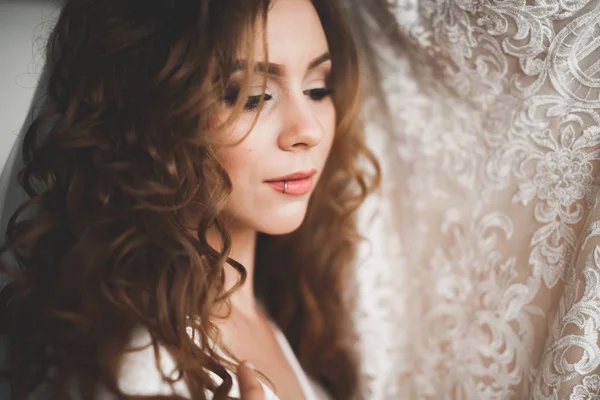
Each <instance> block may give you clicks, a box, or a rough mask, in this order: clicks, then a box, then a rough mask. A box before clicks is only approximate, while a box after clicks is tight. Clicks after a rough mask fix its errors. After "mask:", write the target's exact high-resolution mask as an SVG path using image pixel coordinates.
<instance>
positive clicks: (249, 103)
mask: <svg viewBox="0 0 600 400" xmlns="http://www.w3.org/2000/svg"><path fill="white" fill-rule="evenodd" d="M238 97H239V90H234V91H232V92H230V93H228V94H227V95H226V96H225V98H224V100H225V102H226V103H227V104H228V105H229V106H233V105H234V104H235V103H236V102H237V100H238ZM272 98H273V96H271V95H270V94H266V93H265V94H259V95H255V96H248V98H247V99H246V104H244V111H253V110H256V109H257V108H258V106H259V105H260V103H261V100H263V101H264V102H267V101H269V100H271V99H272Z"/></svg>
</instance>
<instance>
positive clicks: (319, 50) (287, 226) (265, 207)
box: [209, 0, 336, 400]
mask: <svg viewBox="0 0 600 400" xmlns="http://www.w3.org/2000/svg"><path fill="white" fill-rule="evenodd" d="M265 34H266V37H267V44H268V54H269V63H272V64H276V66H277V67H278V69H279V70H280V71H279V74H278V75H275V74H269V75H268V80H267V88H266V94H267V95H268V97H267V99H268V100H267V101H266V102H265V107H264V109H263V110H262V111H261V112H260V115H259V116H258V119H257V122H256V125H255V126H254V128H253V129H252V130H251V131H250V133H249V134H248V131H249V129H250V128H251V124H252V121H253V119H254V117H255V116H256V113H257V112H258V111H248V112H245V113H244V115H243V116H242V117H241V118H240V119H239V120H238V121H237V123H236V125H235V127H233V128H232V130H231V132H229V134H228V135H227V136H228V137H227V139H228V140H230V141H231V142H232V143H235V142H237V141H239V140H240V139H242V138H243V140H242V141H241V142H240V143H237V144H236V145H235V146H229V147H225V148H223V149H222V150H221V154H220V157H221V159H222V162H223V165H224V167H225V169H226V170H227V172H228V174H229V176H230V178H231V180H232V183H233V192H232V194H231V197H230V199H229V202H228V203H227V205H226V209H225V213H226V216H227V217H228V221H229V222H228V224H229V226H228V228H229V229H230V232H231V234H232V251H231V257H233V258H234V259H236V260H238V261H239V262H241V263H242V264H243V265H244V267H245V268H246V269H247V271H248V279H247V280H246V282H245V284H244V285H243V287H242V288H241V289H239V290H238V291H236V292H235V293H234V294H233V295H232V297H231V307H232V308H231V313H230V314H229V315H226V314H225V311H224V310H215V311H214V315H215V318H214V322H215V323H216V324H217V325H218V326H219V328H220V330H221V333H222V339H223V343H224V344H225V346H227V348H229V349H230V350H231V351H232V352H233V353H234V354H235V355H236V356H237V357H238V358H239V359H241V360H248V361H250V362H251V364H253V365H255V366H256V369H257V370H259V371H261V372H262V373H264V374H265V375H266V376H268V377H269V379H270V380H271V381H272V382H273V383H274V385H275V387H276V388H277V390H276V393H277V394H278V395H279V397H280V398H283V399H290V400H293V399H303V396H302V392H301V389H300V385H299V383H298V381H297V379H296V377H295V375H294V373H293V371H292V369H291V367H290V365H289V363H288V362H287V360H286V359H285V356H284V355H283V353H282V351H281V348H280V347H279V345H278V343H277V341H276V338H275V336H274V332H273V329H272V327H271V326H270V324H269V320H268V317H267V316H266V314H265V313H264V312H263V311H262V310H261V308H260V306H259V305H257V303H256V301H255V296H254V291H253V286H254V285H253V275H254V249H255V246H256V236H257V232H264V233H268V234H271V235H280V234H286V233H289V232H292V231H294V230H296V229H297V228H298V227H299V226H300V225H301V223H302V221H303V220H304V218H305V215H306V211H307V207H308V202H309V200H310V196H311V194H312V190H311V192H310V193H307V194H304V195H298V196H290V195H285V194H282V193H279V192H277V191H275V190H273V189H272V188H271V187H269V186H268V185H267V184H265V183H264V181H265V180H268V179H272V178H275V177H279V176H283V175H287V174H290V173H293V172H297V171H307V170H311V169H316V170H317V173H316V175H315V176H314V177H313V190H314V186H315V185H316V183H317V181H318V179H319V177H320V176H321V173H322V171H323V168H324V166H325V162H326V161H327V157H328V155H329V151H330V149H331V146H332V142H333V137H334V133H335V122H336V114H335V109H334V105H333V102H332V100H331V97H330V96H326V97H324V98H323V99H320V100H318V99H315V96H313V94H314V90H315V89H316V90H322V89H323V88H327V83H326V80H327V76H328V74H329V73H330V71H331V61H329V60H323V58H322V57H321V56H323V55H324V54H327V53H328V52H329V48H328V44H327V39H326V36H325V33H324V31H323V27H322V25H321V23H320V20H319V17H318V15H317V13H316V11H315V9H314V7H313V5H312V4H311V2H310V0H275V1H273V3H272V5H271V9H270V10H269V13H268V21H267V30H266V32H265ZM256 49H257V54H256V60H257V61H258V63H260V62H264V60H265V57H264V54H262V39H261V38H260V36H258V37H257V38H256ZM318 59H320V60H321V61H323V62H320V63H318V65H316V66H315V65H313V67H312V68H309V66H310V65H311V63H312V64H314V62H315V60H318ZM263 76H264V75H262V76H261V75H257V76H256V77H253V78H252V79H253V80H252V82H253V86H254V85H255V86H256V90H253V93H251V95H252V94H260V93H261V83H262V79H263ZM235 79H236V76H235V75H234V76H233V77H232V81H233V82H235ZM238 79H239V77H238ZM254 81H256V84H254ZM269 96H270V98H269ZM230 112H231V107H230V106H229V105H228V104H226V102H224V104H223V106H222V108H221V110H220V111H219V112H218V115H217V117H218V118H219V119H222V120H224V119H225V118H227V116H228V113H230ZM246 134H247V136H246V137H245V138H244V135H246ZM209 241H211V245H213V246H214V247H217V248H218V247H219V243H218V240H217V239H216V235H213V236H210V235H209ZM227 268H229V269H228V270H226V283H227V285H229V286H231V285H233V284H234V283H235V281H236V280H237V274H236V273H235V272H234V271H233V270H232V269H231V268H230V267H229V266H228V267H227ZM238 373H239V376H238V378H239V380H240V385H241V390H242V399H244V400H255V399H262V398H263V394H262V389H261V388H260V385H259V384H258V381H257V378H256V377H257V375H256V374H255V373H253V371H252V368H248V367H247V366H246V367H245V366H241V367H240V370H239V371H238ZM256 385H258V389H257V386H256Z"/></svg>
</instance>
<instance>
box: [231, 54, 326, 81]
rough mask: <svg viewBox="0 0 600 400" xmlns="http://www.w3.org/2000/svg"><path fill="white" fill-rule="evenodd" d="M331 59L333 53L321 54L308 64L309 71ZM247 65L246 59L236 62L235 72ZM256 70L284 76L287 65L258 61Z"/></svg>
mask: <svg viewBox="0 0 600 400" xmlns="http://www.w3.org/2000/svg"><path fill="white" fill-rule="evenodd" d="M329 60H331V54H329V52H326V53H323V54H321V55H320V56H319V57H317V58H315V59H314V60H312V61H311V62H310V63H309V64H308V71H310V70H313V69H315V68H317V67H318V66H319V65H321V64H323V63H324V62H326V61H329ZM245 67H246V61H244V60H238V61H237V62H236V64H235V66H234V68H233V70H234V72H235V71H240V70H243V69H245ZM254 71H256V72H262V73H267V74H269V75H275V76H283V75H284V71H285V66H283V65H282V64H275V63H263V62H257V63H256V65H255V67H254Z"/></svg>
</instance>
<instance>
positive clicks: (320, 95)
mask: <svg viewBox="0 0 600 400" xmlns="http://www.w3.org/2000/svg"><path fill="white" fill-rule="evenodd" d="M303 93H304V95H305V96H308V97H309V98H310V99H311V100H313V101H316V102H319V101H322V100H324V99H325V98H326V97H329V96H331V95H332V94H333V93H334V90H333V89H331V88H326V87H323V88H315V89H309V90H305V91H304V92H303ZM239 95H240V90H239V89H234V90H231V91H229V92H228V93H227V94H225V97H223V101H224V102H225V104H227V105H228V106H230V107H232V106H233V105H234V104H235V103H236V102H237V101H238V97H239ZM272 99H273V96H271V95H270V94H267V93H264V94H259V95H254V96H248V98H247V99H246V104H244V111H254V110H256V109H257V108H258V107H259V106H260V104H261V101H264V102H265V103H266V102H267V101H269V100H272Z"/></svg>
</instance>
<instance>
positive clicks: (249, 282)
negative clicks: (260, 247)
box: [208, 229, 258, 316]
mask: <svg viewBox="0 0 600 400" xmlns="http://www.w3.org/2000/svg"><path fill="white" fill-rule="evenodd" d="M230 234H231V251H230V253H229V257H230V258H232V259H234V260H235V261H237V262H239V263H240V264H242V266H243V267H244V268H245V269H246V272H247V276H246V281H245V282H244V284H243V285H242V286H241V287H240V288H238V289H237V290H236V291H235V292H234V293H233V294H232V295H231V296H230V297H229V299H230V301H231V306H232V308H233V310H234V311H236V312H239V313H242V314H244V315H246V316H254V315H256V314H257V312H258V311H257V307H256V299H255V296H254V256H255V249H256V231H253V230H251V229H230ZM208 243H209V244H210V245H211V246H213V248H215V249H218V250H219V249H221V239H220V237H219V235H217V234H216V233H214V232H213V233H210V234H209V235H208ZM239 278H240V275H239V273H238V272H237V271H236V270H235V268H233V267H232V266H231V265H229V264H226V265H225V289H226V290H230V289H231V288H232V287H233V286H234V285H235V284H236V283H237V282H238V281H239ZM216 313H217V315H221V310H217V312H216Z"/></svg>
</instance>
